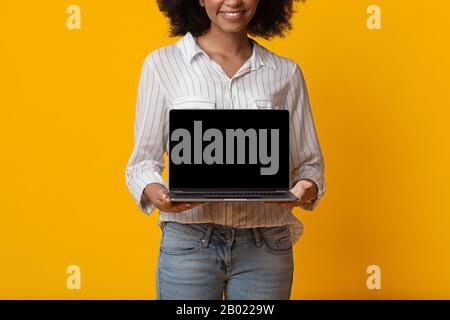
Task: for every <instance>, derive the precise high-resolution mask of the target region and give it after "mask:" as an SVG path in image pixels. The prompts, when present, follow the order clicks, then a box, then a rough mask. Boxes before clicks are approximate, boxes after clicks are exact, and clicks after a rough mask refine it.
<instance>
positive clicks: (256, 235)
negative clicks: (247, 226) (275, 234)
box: [252, 228, 261, 247]
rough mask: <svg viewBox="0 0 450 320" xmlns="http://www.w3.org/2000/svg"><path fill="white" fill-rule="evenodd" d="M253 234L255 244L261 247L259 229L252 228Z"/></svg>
mask: <svg viewBox="0 0 450 320" xmlns="http://www.w3.org/2000/svg"><path fill="white" fill-rule="evenodd" d="M252 230H253V233H254V234H255V242H256V246H257V247H261V233H260V231H259V228H252Z"/></svg>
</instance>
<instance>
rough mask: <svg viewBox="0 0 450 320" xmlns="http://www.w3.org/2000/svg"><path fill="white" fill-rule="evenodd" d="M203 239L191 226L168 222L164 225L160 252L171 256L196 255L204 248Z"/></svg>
mask: <svg viewBox="0 0 450 320" xmlns="http://www.w3.org/2000/svg"><path fill="white" fill-rule="evenodd" d="M203 237H204V235H203V234H201V233H200V232H199V231H197V230H195V229H190V227H189V225H180V224H177V223H173V222H168V223H165V225H164V229H163V234H162V240H161V245H160V251H161V252H162V253H165V254H170V255H187V254H194V253H196V252H197V251H199V250H200V249H201V248H202V245H203Z"/></svg>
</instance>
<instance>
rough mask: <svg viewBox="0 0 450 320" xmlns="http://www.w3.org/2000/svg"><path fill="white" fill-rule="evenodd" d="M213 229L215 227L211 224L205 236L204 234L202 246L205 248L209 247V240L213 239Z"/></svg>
mask: <svg viewBox="0 0 450 320" xmlns="http://www.w3.org/2000/svg"><path fill="white" fill-rule="evenodd" d="M212 229H213V227H212V226H209V227H208V229H207V230H206V234H205V236H204V238H203V240H202V242H203V245H202V247H203V248H208V246H209V240H210V239H211V233H212Z"/></svg>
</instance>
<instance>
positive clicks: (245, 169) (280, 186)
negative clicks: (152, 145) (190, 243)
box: [168, 108, 298, 202]
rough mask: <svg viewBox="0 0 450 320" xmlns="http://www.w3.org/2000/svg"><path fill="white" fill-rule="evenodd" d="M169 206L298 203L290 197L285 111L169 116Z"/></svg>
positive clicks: (220, 111) (217, 111)
mask: <svg viewBox="0 0 450 320" xmlns="http://www.w3.org/2000/svg"><path fill="white" fill-rule="evenodd" d="M168 140H169V141H168V144H169V148H168V155H169V185H168V186H169V196H170V198H171V201H173V202H196V201H204V202H215V201H232V202H234V201H297V200H298V198H297V197H296V196H295V194H293V193H292V192H291V191H290V185H291V181H290V174H289V170H290V154H289V110H286V109H201V108H198V109H175V108H174V109H171V110H169V137H168Z"/></svg>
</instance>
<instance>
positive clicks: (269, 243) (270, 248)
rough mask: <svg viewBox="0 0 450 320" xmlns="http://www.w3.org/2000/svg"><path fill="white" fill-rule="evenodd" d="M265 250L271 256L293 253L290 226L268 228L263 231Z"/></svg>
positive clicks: (262, 237) (262, 238)
mask: <svg viewBox="0 0 450 320" xmlns="http://www.w3.org/2000/svg"><path fill="white" fill-rule="evenodd" d="M261 240H262V247H263V249H264V250H265V251H266V252H267V253H270V254H276V255H283V254H289V253H291V252H292V242H291V232H290V230H289V226H288V225H286V226H277V227H266V228H262V229H261Z"/></svg>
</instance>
